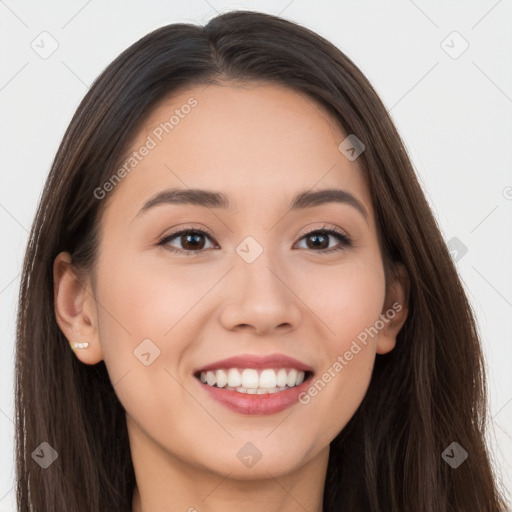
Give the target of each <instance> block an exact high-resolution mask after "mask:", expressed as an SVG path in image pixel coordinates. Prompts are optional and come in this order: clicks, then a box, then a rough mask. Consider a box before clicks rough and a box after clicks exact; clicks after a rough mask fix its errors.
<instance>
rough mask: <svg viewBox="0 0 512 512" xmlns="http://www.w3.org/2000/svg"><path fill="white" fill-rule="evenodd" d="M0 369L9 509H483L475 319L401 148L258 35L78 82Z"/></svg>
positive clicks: (310, 60)
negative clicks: (7, 381)
mask: <svg viewBox="0 0 512 512" xmlns="http://www.w3.org/2000/svg"><path fill="white" fill-rule="evenodd" d="M70 346H71V348H72V349H73V350H70ZM16 370H17V379H16V389H15V391H16V406H17V410H18V415H17V425H16V428H17V439H16V442H17V481H18V505H19V509H20V510H22V511H28V510H32V509H33V510H38V511H41V512H42V511H55V510H66V511H73V512H79V511H80V512H81V511H88V512H90V511H92V510H94V511H103V510H109V511H117V510H119V511H129V510H133V512H140V511H142V510H144V511H145V512H153V511H160V510H166V511H168V510H190V511H192V510H209V511H216V510H223V511H226V510H235V509H236V510H239V509H240V508H241V507H244V509H245V510H247V511H255V510H266V511H269V510H270V511H273V510H275V511H277V510H281V511H288V510H300V509H304V510H311V511H321V510H323V511H337V510H341V509H343V510H346V511H363V510H368V511H370V510H371V511H386V512H388V511H404V510H414V511H425V512H426V511H428V512H432V511H436V512H437V511H439V512H441V511H455V510H456V511H474V510H479V511H489V512H491V511H492V512H495V511H497V510H503V509H504V507H505V504H504V501H503V498H502V496H501V495H500V493H499V491H498V488H497V485H496V483H495V481H494V477H493V471H492V466H491V463H490V458H489V455H488V453H487V449H486V446H485V442H484V429H485V420H486V416H485V415H486V402H485V374H484V368H483V365H482V355H481V348H480V341H479V338H478V334H477V329H476V325H475V320H474V317H473V314H472V311H471V309H470V306H469V303H468V301H467V298H466V296H465V293H464V290H463V287H462V285H461V282H460V280H459V278H458V275H457V272H456V270H455V268H454V265H453V263H452V261H451V259H450V255H449V252H448V251H447V249H446V246H445V244H444V241H443V239H442V236H441V234H440V232H439V229H438V226H437V224H436V222H435V219H434V217H433V215H432V213H431V211H430V209H429V206H428V204H427V202H426V200H425V197H424V195H423V192H422V190H421V188H420V186H419V184H418V181H417V179H416V176H415V174H414V171H413V168H412V166H411V163H410V161H409V158H408V156H407V154H406V151H405V149H404V146H403V144H402V142H401V140H400V137H399V135H398V133H397V131H396V129H395V127H394V126H393V124H392V121H391V119H390V118H389V116H388V114H387V111H386V109H385V107H384V106H383V104H382V102H381V101H380V100H379V98H378V96H377V94H376V93H375V91H374V90H373V89H372V87H371V86H370V84H369V82H368V81H367V79H366V78H365V77H364V76H363V75H362V73H361V72H360V71H359V70H358V68H357V67H356V66H355V65H354V64H353V63H352V62H351V61H350V60H349V59H348V58H347V57H346V56H345V55H344V54H343V53H342V52H340V51H339V50H338V49H337V48H335V47H334V46H333V45H332V44H330V43H329V42H327V41H326V40H324V39H322V38H321V37H319V36H318V35H316V34H314V33H313V32H311V31H309V30H307V29H305V28H303V27H300V26H298V25H296V24H293V23H291V22H289V21H286V20H284V19H280V18H278V17H274V16H270V15H267V14H261V13H254V12H231V13H228V14H223V15H220V16H218V17H216V18H214V19H212V20H211V21H210V22H209V23H208V24H207V25H206V26H204V27H198V26H193V25H186V24H175V25H169V26H166V27H162V28H160V29H158V30H156V31H154V32H152V33H150V34H149V35H147V36H146V37H144V38H142V39H141V40H140V41H138V42H136V43H135V44H134V45H132V46H131V47H129V48H128V49H127V50H126V51H124V52H123V53H122V54H121V55H120V56H119V57H118V58H117V59H115V61H114V62H113V63H112V64H111V65H110V66H108V68H107V69H106V70H105V71H104V72H103V73H102V74H101V75H100V77H99V78H98V79H97V81H96V82H95V83H94V85H93V86H92V87H91V89H90V90H89V92H88V93H87V95H86V96H85V98H84V100H83V101H82V103H81V104H80V106H79V107H78V109H77V112H76V114H75V116H74V117H73V119H72V121H71V123H70V126H69V128H68V130H67V132H66V134H65V136H64V139H63V141H62V144H61V146H60V148H59V150H58V152H57V155H56V158H55V161H54V163H53V166H52V169H51V172H50V175H49V177H48V181H47V183H46V186H45V189H44V193H43V197H42V199H41V203H40V206H39V209H38V212H37V215H36V219H35V221H34V225H33V228H32V232H31V238H30V243H29V246H28V249H27V253H26V258H25V265H24V273H23V279H22V285H21V293H20V303H19V317H18V340H17V352H16Z"/></svg>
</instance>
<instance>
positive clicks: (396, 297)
mask: <svg viewBox="0 0 512 512" xmlns="http://www.w3.org/2000/svg"><path fill="white" fill-rule="evenodd" d="M396 271H397V277H396V278H395V279H394V280H393V282H391V283H390V284H389V286H388V290H387V293H386V299H385V301H384V307H383V309H382V313H381V322H382V324H383V327H382V329H381V330H380V331H379V336H378V339H377V347H376V350H377V353H378V354H387V353H388V352H390V351H391V350H393V349H394V348H395V345H396V337H397V335H398V333H399V332H400V329H402V327H403V325H404V323H405V320H406V319H407V314H408V312H409V292H410V279H409V274H408V272H407V270H406V268H405V266H404V265H403V264H402V263H397V264H396Z"/></svg>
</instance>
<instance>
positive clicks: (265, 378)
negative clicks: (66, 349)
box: [244, 370, 277, 389]
mask: <svg viewBox="0 0 512 512" xmlns="http://www.w3.org/2000/svg"><path fill="white" fill-rule="evenodd" d="M247 371H249V370H244V373H245V372H247ZM276 381H277V377H276V372H275V371H274V370H263V371H262V372H261V375H260V381H259V387H260V388H263V389H272V388H275V387H276Z"/></svg>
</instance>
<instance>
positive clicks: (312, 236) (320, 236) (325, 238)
mask: <svg viewBox="0 0 512 512" xmlns="http://www.w3.org/2000/svg"><path fill="white" fill-rule="evenodd" d="M313 238H315V239H317V238H323V239H324V242H325V240H327V237H326V236H325V235H311V238H310V239H313ZM320 245H321V246H322V247H324V246H325V243H324V244H320ZM314 247H319V246H318V245H317V244H314Z"/></svg>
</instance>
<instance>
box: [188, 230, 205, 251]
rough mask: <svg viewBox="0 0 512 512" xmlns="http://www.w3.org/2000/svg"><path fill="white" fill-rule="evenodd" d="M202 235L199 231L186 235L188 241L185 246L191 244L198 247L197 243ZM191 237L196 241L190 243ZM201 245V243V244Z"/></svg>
mask: <svg viewBox="0 0 512 512" xmlns="http://www.w3.org/2000/svg"><path fill="white" fill-rule="evenodd" d="M201 236H202V235H201V234H199V233H196V234H193V235H185V239H186V243H185V244H184V245H185V246H186V245H191V247H192V248H196V249H197V247H198V244H197V238H198V237H201ZM190 239H196V242H192V244H190V242H189V240H190ZM199 245H201V244H199Z"/></svg>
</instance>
